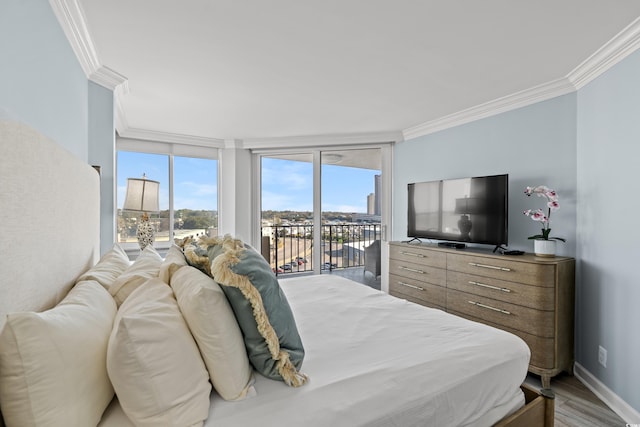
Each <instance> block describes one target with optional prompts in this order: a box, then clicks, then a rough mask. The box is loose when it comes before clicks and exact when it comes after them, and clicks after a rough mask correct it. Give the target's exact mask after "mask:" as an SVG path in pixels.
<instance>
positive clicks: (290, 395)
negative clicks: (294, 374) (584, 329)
mask: <svg viewBox="0 0 640 427" xmlns="http://www.w3.org/2000/svg"><path fill="white" fill-rule="evenodd" d="M280 283H281V286H282V288H283V290H284V291H285V293H286V295H287V298H288V300H289V303H290V305H291V307H292V310H293V312H294V315H295V318H296V321H297V325H298V330H299V332H300V336H301V337H302V341H303V343H304V346H305V351H306V356H305V360H304V364H303V367H302V372H304V373H306V374H307V375H309V378H310V381H309V382H308V384H306V385H304V386H302V387H300V388H290V387H287V386H286V385H284V384H283V383H282V382H278V381H273V380H269V379H267V378H264V377H262V376H260V375H258V374H256V384H255V388H256V390H257V396H254V397H251V398H248V399H245V400H243V401H239V402H225V401H223V400H222V399H221V398H220V397H219V396H217V395H216V394H215V393H213V394H212V396H211V408H210V415H209V418H208V419H207V421H206V423H205V425H206V426H212V427H213V426H215V427H243V426H259V427H268V426H283V425H284V426H303V427H314V426H317V427H327V426H329V427H339V426H345V427H355V426H385V427H387V426H399V427H400V426H402V427H409V426H427V425H429V426H438V427H441V426H465V425H470V426H471V425H473V426H483V425H485V426H489V425H492V424H493V423H495V422H496V421H497V420H499V419H501V418H502V417H504V416H505V415H507V414H509V413H511V412H513V411H515V410H516V409H517V408H518V407H520V406H521V405H523V404H524V398H523V396H522V393H521V391H520V389H519V386H520V384H522V382H523V381H524V379H525V376H526V373H527V366H528V363H529V348H528V347H527V345H526V344H525V343H524V342H523V341H522V340H521V339H519V338H518V337H516V336H514V335H512V334H509V333H507V332H504V331H501V330H498V329H494V328H491V327H488V326H485V325H482V324H478V323H474V322H470V321H468V320H465V319H461V318H459V317H456V316H453V315H450V314H447V313H444V312H442V311H440V310H434V309H429V308H425V307H421V306H418V305H416V304H413V303H409V302H406V301H404V300H401V299H397V298H394V297H391V296H389V295H387V294H384V293H382V292H379V291H376V290H373V289H371V288H368V287H366V286H363V285H360V284H357V283H355V282H352V281H349V280H346V279H343V278H341V277H337V276H329V275H321V276H311V277H309V276H307V277H299V278H292V279H285V280H281V281H280ZM125 420H126V417H124V414H122V410H121V409H120V407H119V405H117V401H114V403H113V404H112V405H111V406H110V408H109V409H108V410H107V412H106V413H105V419H103V422H102V423H101V424H100V426H104V427H109V426H119V427H123V426H126V425H127V424H126V421H125ZM129 425H130V424H129Z"/></svg>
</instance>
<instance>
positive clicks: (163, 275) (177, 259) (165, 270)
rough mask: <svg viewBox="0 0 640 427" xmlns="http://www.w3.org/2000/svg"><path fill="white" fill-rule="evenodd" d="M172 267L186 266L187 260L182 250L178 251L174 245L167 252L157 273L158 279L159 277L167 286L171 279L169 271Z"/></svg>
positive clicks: (177, 247) (178, 248)
mask: <svg viewBox="0 0 640 427" xmlns="http://www.w3.org/2000/svg"><path fill="white" fill-rule="evenodd" d="M172 265H176V266H177V267H183V266H185V265H187V258H185V256H184V252H182V249H180V247H179V246H178V245H176V244H173V245H171V247H170V248H169V250H168V251H167V254H166V255H165V257H164V261H162V264H161V265H160V272H159V273H158V277H160V279H162V281H163V282H164V283H166V284H167V285H168V284H169V280H170V279H171V272H172V270H170V269H171V266H172ZM174 268H176V267H174Z"/></svg>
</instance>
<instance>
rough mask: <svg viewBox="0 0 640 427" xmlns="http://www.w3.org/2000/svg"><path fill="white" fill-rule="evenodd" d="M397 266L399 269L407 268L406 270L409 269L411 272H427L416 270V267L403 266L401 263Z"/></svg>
mask: <svg viewBox="0 0 640 427" xmlns="http://www.w3.org/2000/svg"><path fill="white" fill-rule="evenodd" d="M398 268H399V269H400V270H407V271H411V272H413V273H419V274H427V273H425V272H424V271H422V270H418V269H416V268H409V267H405V266H403V265H399V266H398Z"/></svg>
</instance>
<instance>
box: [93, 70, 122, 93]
mask: <svg viewBox="0 0 640 427" xmlns="http://www.w3.org/2000/svg"><path fill="white" fill-rule="evenodd" d="M89 80H91V81H92V82H94V83H97V84H99V85H101V86H104V87H106V88H107V89H111V90H112V91H115V90H116V88H120V90H121V93H122V94H123V95H126V94H127V93H129V81H128V80H127V78H126V77H125V76H123V75H122V74H120V73H118V72H116V71H114V70H112V69H111V68H109V67H105V66H102V67H100V68H98V69H97V70H96V71H94V72H93V73H92V74H91V75H90V76H89Z"/></svg>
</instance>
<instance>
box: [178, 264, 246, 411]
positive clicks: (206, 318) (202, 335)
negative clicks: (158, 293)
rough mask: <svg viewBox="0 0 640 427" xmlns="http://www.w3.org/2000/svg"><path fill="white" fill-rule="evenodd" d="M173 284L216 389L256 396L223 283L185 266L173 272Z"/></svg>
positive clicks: (232, 396) (231, 395)
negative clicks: (218, 282)
mask: <svg viewBox="0 0 640 427" xmlns="http://www.w3.org/2000/svg"><path fill="white" fill-rule="evenodd" d="M171 287H172V288H173V292H174V293H175V295H176V299H177V300H178V306H179V307H180V310H181V311H182V315H183V316H184V319H185V320H186V321H187V324H188V325H189V329H190V330H191V333H192V334H193V337H194V338H195V340H196V343H197V344H198V348H199V349H200V354H201V355H202V358H203V360H204V362H205V364H206V366H207V370H208V371H209V377H210V378H211V383H212V384H213V388H215V389H216V391H217V392H218V394H219V395H220V396H221V397H222V398H223V399H225V400H240V399H243V398H245V397H247V396H251V395H255V390H254V388H253V386H252V384H253V369H252V368H251V365H250V363H249V357H248V356H247V351H246V349H245V346H244V339H243V338H242V331H241V330H240V327H239V326H238V322H237V321H236V317H235V315H234V314H233V310H232V309H231V306H230V305H229V302H228V301H227V297H226V296H225V295H224V292H223V291H222V289H221V288H220V286H219V285H218V284H217V283H216V282H215V281H214V280H213V279H212V278H211V277H209V276H207V275H206V274H204V273H203V272H201V271H200V270H198V269H197V268H194V267H191V266H186V267H182V268H180V269H179V270H178V271H176V272H175V273H174V274H173V276H172V277H171Z"/></svg>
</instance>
